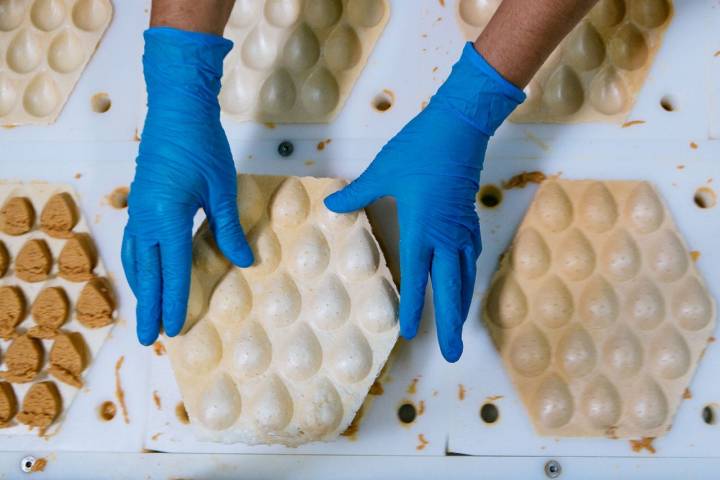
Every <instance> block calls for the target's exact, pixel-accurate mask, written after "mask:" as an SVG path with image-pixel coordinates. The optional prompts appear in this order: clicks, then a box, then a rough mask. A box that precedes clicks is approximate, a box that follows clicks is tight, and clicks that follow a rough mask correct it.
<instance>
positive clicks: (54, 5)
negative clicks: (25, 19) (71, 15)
mask: <svg viewBox="0 0 720 480" xmlns="http://www.w3.org/2000/svg"><path fill="white" fill-rule="evenodd" d="M64 19H65V2H63V0H35V3H33V6H32V8H31V9H30V20H31V21H32V23H33V25H35V28H37V29H39V30H43V31H45V32H51V31H53V30H55V29H56V28H58V27H59V26H60V24H61V23H62V21H63V20H64Z"/></svg>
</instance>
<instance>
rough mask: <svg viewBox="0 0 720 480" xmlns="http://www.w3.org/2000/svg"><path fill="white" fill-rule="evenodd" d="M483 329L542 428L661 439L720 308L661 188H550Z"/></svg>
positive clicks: (514, 249)
mask: <svg viewBox="0 0 720 480" xmlns="http://www.w3.org/2000/svg"><path fill="white" fill-rule="evenodd" d="M484 319H485V323H486V325H487V326H488V329H489V331H490V333H491V335H492V338H493V341H494V343H495V345H496V347H497V348H498V351H499V352H500V354H501V356H502V360H503V363H504V364H505V368H506V370H507V371H508V373H509V374H510V377H511V379H512V381H513V383H514V385H515V387H516V389H517V391H518V393H519V396H520V397H521V398H522V401H523V403H524V404H525V407H526V409H527V411H528V414H529V416H530V418H531V420H532V423H533V424H534V427H535V430H536V431H537V432H538V433H539V434H541V435H552V436H608V437H612V438H620V437H658V436H661V435H663V434H664V433H665V432H667V431H668V430H669V428H670V427H671V424H672V420H673V416H674V414H675V411H676V409H677V408H678V405H679V404H680V402H681V398H682V396H683V393H684V391H685V388H686V387H687V386H688V384H689V383H690V380H691V378H692V375H693V373H694V371H695V368H696V366H697V363H698V362H699V360H700V359H701V358H702V355H703V351H704V349H705V347H706V346H707V344H708V342H709V341H711V336H712V334H713V330H714V327H715V302H714V300H713V299H712V298H711V296H710V294H709V292H708V290H707V288H706V287H705V283H704V281H703V279H702V277H701V276H700V274H699V272H698V271H697V269H696V268H695V265H694V263H693V260H692V259H691V256H690V254H689V253H688V250H687V247H686V245H685V243H684V241H683V239H682V237H681V235H680V233H679V232H678V230H677V228H676V227H675V225H674V223H673V220H672V218H671V216H670V212H669V211H668V210H667V208H666V207H665V206H664V204H663V203H662V200H661V199H660V196H659V195H658V193H657V192H656V191H655V189H654V188H653V187H652V186H651V185H650V184H649V183H647V182H636V181H607V182H602V181H571V180H558V181H554V180H553V181H547V182H545V183H544V184H543V185H542V187H541V188H540V189H539V191H538V192H537V194H536V196H535V199H534V201H533V203H532V205H531V206H530V209H529V210H528V213H527V215H526V217H525V219H524V220H523V222H522V223H521V225H520V227H519V230H518V233H517V235H516V237H515V239H514V241H513V243H512V245H511V247H510V249H509V250H508V252H506V254H505V255H504V256H503V258H502V260H501V262H500V267H499V270H498V272H497V273H496V274H495V276H494V278H493V281H492V283H491V287H490V289H489V291H488V295H487V298H486V301H485V305H484Z"/></svg>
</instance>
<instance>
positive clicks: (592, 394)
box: [578, 375, 623, 429]
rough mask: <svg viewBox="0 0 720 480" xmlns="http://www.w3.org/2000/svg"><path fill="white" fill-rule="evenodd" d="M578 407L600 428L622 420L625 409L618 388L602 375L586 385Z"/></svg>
mask: <svg viewBox="0 0 720 480" xmlns="http://www.w3.org/2000/svg"><path fill="white" fill-rule="evenodd" d="M578 407H579V410H580V411H581V412H582V414H583V415H584V416H585V418H587V419H588V421H589V422H590V424H591V425H592V426H593V427H595V428H600V429H607V428H609V427H611V426H613V425H615V424H616V423H617V422H618V420H620V415H621V414H622V409H623V405H622V399H621V398H620V394H619V393H618V390H617V388H615V386H614V385H613V384H612V383H610V381H609V380H608V379H607V378H606V377H604V376H602V375H599V376H598V377H596V378H595V379H593V380H592V381H591V382H590V383H589V384H588V385H587V386H586V387H585V389H584V390H583V392H582V394H581V396H580V401H579V404H578Z"/></svg>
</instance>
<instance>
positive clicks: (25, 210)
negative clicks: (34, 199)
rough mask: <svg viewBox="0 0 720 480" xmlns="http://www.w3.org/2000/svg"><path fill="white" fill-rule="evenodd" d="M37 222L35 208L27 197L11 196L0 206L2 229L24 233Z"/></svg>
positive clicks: (12, 233)
mask: <svg viewBox="0 0 720 480" xmlns="http://www.w3.org/2000/svg"><path fill="white" fill-rule="evenodd" d="M34 224H35V209H34V208H33V206H32V203H31V202H30V200H29V199H28V198H27V197H11V198H9V199H8V200H7V201H6V202H5V203H4V204H3V206H2V208H0V230H2V231H3V232H5V233H7V234H8V235H23V234H25V233H27V232H29V231H30V230H32V227H33V225H34Z"/></svg>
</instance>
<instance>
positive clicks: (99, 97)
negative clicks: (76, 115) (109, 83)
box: [90, 92, 112, 113]
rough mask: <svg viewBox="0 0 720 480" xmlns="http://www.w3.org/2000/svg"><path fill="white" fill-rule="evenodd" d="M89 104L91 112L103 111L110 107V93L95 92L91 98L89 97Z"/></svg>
mask: <svg viewBox="0 0 720 480" xmlns="http://www.w3.org/2000/svg"><path fill="white" fill-rule="evenodd" d="M90 105H91V106H92V110H93V112H95V113H105V112H107V111H108V110H110V107H112V101H111V100H110V95H108V94H107V93H105V92H102V93H96V94H95V95H93V96H92V99H90Z"/></svg>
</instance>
